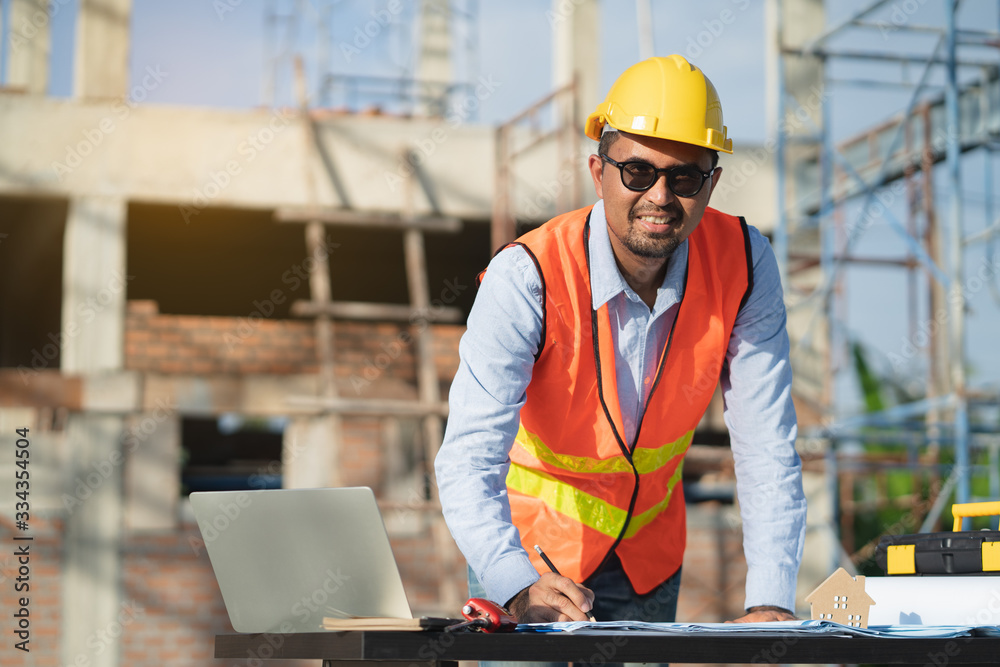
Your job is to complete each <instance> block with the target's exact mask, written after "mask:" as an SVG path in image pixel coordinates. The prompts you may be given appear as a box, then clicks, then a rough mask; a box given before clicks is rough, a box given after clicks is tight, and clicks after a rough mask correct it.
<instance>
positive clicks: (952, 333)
mask: <svg viewBox="0 0 1000 667" xmlns="http://www.w3.org/2000/svg"><path fill="white" fill-rule="evenodd" d="M948 4H949V5H950V6H949V7H948V8H947V9H948V11H947V30H948V32H947V37H946V38H947V50H948V64H947V67H946V69H947V81H948V83H947V87H946V88H945V111H946V119H947V136H948V146H947V166H948V188H949V191H950V192H951V215H950V220H949V223H950V224H949V244H950V246H951V247H950V248H949V255H950V261H949V264H950V266H949V268H950V270H951V291H950V292H951V293H950V295H949V298H948V303H949V307H950V313H949V324H950V327H949V337H948V343H949V345H948V347H949V350H948V353H949V364H950V367H951V368H950V373H951V381H952V386H953V388H954V392H955V468H956V470H957V475H956V476H957V478H958V484H957V486H956V489H955V500H956V501H957V502H960V503H967V502H969V498H970V495H971V494H970V490H971V485H970V482H969V413H968V403H967V397H966V386H965V294H964V293H963V287H962V286H963V283H964V279H963V254H964V248H963V247H962V236H963V233H962V164H961V159H962V156H961V146H960V144H959V141H960V136H961V128H960V126H959V122H960V119H959V109H958V93H959V90H958V58H957V50H956V49H957V41H956V34H955V33H956V27H955V20H956V15H957V13H958V0H949V2H948Z"/></svg>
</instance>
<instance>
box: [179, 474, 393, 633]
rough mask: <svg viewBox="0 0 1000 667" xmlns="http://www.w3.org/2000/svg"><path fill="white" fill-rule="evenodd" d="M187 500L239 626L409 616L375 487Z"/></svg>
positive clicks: (295, 628)
mask: <svg viewBox="0 0 1000 667" xmlns="http://www.w3.org/2000/svg"><path fill="white" fill-rule="evenodd" d="M190 498H191V507H192V508H193V509H194V514H195V517H196V518H197V520H198V528H199V529H200V530H201V535H202V538H203V539H204V540H205V547H206V548H207V550H208V557H209V560H210V561H211V562H212V569H213V570H215V577H216V579H218V581H219V588H220V589H221V590H222V598H223V600H224V601H225V603H226V611H228V612H229V620H230V621H231V622H232V624H233V628H235V629H236V631H237V632H318V631H320V630H321V626H322V623H323V618H324V617H333V618H350V617H358V616H385V617H390V618H412V614H411V613H410V607H409V604H408V603H407V601H406V594H405V593H404V592H403V582H402V580H401V579H400V577H399V570H398V569H397V567H396V561H395V560H394V559H393V556H392V549H391V548H390V546H389V538H388V536H387V535H386V532H385V526H384V525H383V523H382V517H381V515H380V514H379V511H378V506H377V505H376V504H375V494H374V493H372V490H371V489H369V488H367V487H360V488H344V489H280V490H270V491H219V492H203V493H192V494H191V496H190Z"/></svg>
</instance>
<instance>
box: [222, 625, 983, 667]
mask: <svg viewBox="0 0 1000 667" xmlns="http://www.w3.org/2000/svg"><path fill="white" fill-rule="evenodd" d="M215 657H216V658H240V659H245V660H253V659H256V660H267V659H278V658H300V659H310V660H323V664H324V667H349V665H350V664H351V663H357V665H361V664H362V663H369V662H370V661H379V662H378V664H376V665H374V666H372V665H370V664H369V665H367V667H416V666H417V665H425V666H430V665H449V664H450V665H451V667H454V663H455V662H456V661H458V660H516V661H531V660H536V661H538V660H540V661H551V662H592V663H598V664H603V663H606V662H671V663H686V662H729V663H758V664H769V663H770V664H774V663H814V664H830V663H845V664H847V663H891V664H911V665H931V666H935V667H944V665H975V664H980V665H997V664H1000V638H998V637H959V638H955V639H921V638H907V639H897V638H869V637H823V636H802V635H781V634H767V635H755V636H747V635H746V634H739V635H737V634H733V635H719V634H691V635H684V636H676V635H674V636H667V635H636V634H614V633H608V634H607V635H601V636H595V635H576V634H566V633H544V634H543V633H513V634H492V635H488V634H481V633H472V632H457V633H442V632H387V631H378V632H376V631H358V632H317V633H301V634H242V635H217V636H216V638H215ZM251 664H257V663H251Z"/></svg>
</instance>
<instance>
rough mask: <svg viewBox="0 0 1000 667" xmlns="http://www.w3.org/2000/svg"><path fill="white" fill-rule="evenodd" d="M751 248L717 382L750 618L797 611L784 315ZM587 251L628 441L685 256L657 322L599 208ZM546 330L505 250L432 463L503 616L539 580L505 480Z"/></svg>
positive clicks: (476, 315)
mask: <svg viewBox="0 0 1000 667" xmlns="http://www.w3.org/2000/svg"><path fill="white" fill-rule="evenodd" d="M750 241H751V250H752V255H753V265H754V269H753V275H754V286H753V291H752V293H751V295H750V298H749V299H748V301H747V303H746V305H745V306H744V307H743V310H741V311H740V313H739V315H738V316H737V318H736V322H735V324H734V326H733V332H732V336H731V338H730V340H729V349H728V351H727V354H726V359H727V361H728V364H727V368H723V372H722V378H721V383H722V395H723V399H724V402H725V421H726V425H727V426H728V427H729V435H730V440H731V442H732V450H733V457H734V459H735V464H736V486H737V494H738V497H739V502H740V513H741V516H742V519H743V548H744V552H745V554H746V560H747V565H748V574H747V584H746V607H747V608H749V607H753V606H757V605H776V606H779V607H784V608H785V609H791V610H794V608H795V582H796V577H797V575H798V569H799V563H800V561H801V559H802V546H803V542H804V539H805V523H806V502H805V497H804V496H803V493H802V479H801V462H800V461H799V457H798V455H797V454H796V452H795V447H794V444H795V438H796V434H797V426H796V421H795V409H794V407H793V405H792V397H791V382H792V372H791V367H790V365H789V361H788V334H787V332H786V331H785V306H784V302H783V300H782V291H781V283H780V279H779V275H778V265H777V262H776V261H775V258H774V253H773V252H772V251H771V247H770V245H769V244H768V242H767V239H765V238H764V237H763V236H762V235H761V234H760V232H758V231H757V230H756V229H755V228H754V227H750ZM589 245H590V256H591V283H592V284H591V292H592V295H593V307H594V308H595V309H597V308H599V307H601V306H602V305H603V304H604V303H607V304H608V311H609V313H610V316H611V330H612V334H613V336H614V339H615V341H614V342H615V363H616V370H617V378H618V398H619V403H620V404H621V409H622V418H623V421H624V427H625V431H626V436H627V439H628V441H631V440H632V439H633V437H634V436H635V428H636V424H637V423H638V422H639V418H640V416H641V414H642V410H643V406H644V405H645V402H646V398H647V396H648V392H649V389H650V388H651V386H652V378H653V377H654V375H655V373H656V365H657V363H658V361H659V355H660V351H661V350H662V349H663V345H664V344H665V342H666V339H667V336H668V334H669V333H670V328H671V327H672V326H673V323H674V318H675V317H676V315H677V310H678V308H679V306H680V300H681V297H682V296H683V293H684V274H685V271H686V269H687V257H688V242H687V241H684V242H683V243H682V244H681V245H680V246H679V247H678V248H677V250H676V251H675V252H674V254H673V256H672V257H671V258H670V260H669V262H668V265H667V274H666V276H665V277H664V280H663V284H662V286H661V287H660V288H659V289H658V291H657V295H656V302H655V304H654V305H653V308H652V310H650V309H649V307H648V306H646V304H645V303H644V302H643V301H642V299H640V298H639V296H638V295H637V294H636V293H635V291H633V290H632V288H630V287H629V286H628V283H626V282H625V279H624V278H623V277H622V275H621V273H620V272H619V270H618V266H617V264H616V262H615V258H614V253H613V251H612V249H611V241H610V239H609V237H608V229H607V222H606V219H605V217H604V205H603V201H598V202H597V204H596V205H595V206H594V209H593V211H592V213H591V218H590V241H589ZM541 326H542V285H541V280H540V278H539V276H538V270H537V269H536V267H535V264H534V262H533V261H532V260H531V258H530V257H529V256H528V254H527V253H526V252H525V251H524V249H523V248H521V247H518V246H515V247H512V248H508V249H507V250H504V251H503V252H501V253H499V254H498V255H497V256H496V257H494V258H493V260H492V261H491V262H490V264H489V268H488V270H487V272H486V277H485V279H484V280H483V283H482V285H481V286H480V287H479V293H478V294H477V296H476V302H475V305H474V306H473V308H472V311H471V313H470V314H469V320H468V330H467V331H466V332H465V334H464V335H463V336H462V340H461V342H460V344H459V355H460V359H461V361H460V365H459V369H458V372H457V373H456V374H455V379H454V381H453V382H452V385H451V392H450V395H449V403H450V416H449V418H448V427H447V430H446V432H445V437H444V442H443V443H442V445H441V450H440V451H439V453H438V456H437V459H436V461H435V470H436V474H437V481H438V488H439V490H440V497H441V505H442V508H443V511H444V516H445V519H446V521H447V523H448V527H449V528H450V530H451V533H452V535H453V536H454V538H455V541H456V542H457V543H458V546H459V548H460V549H461V550H462V553H463V554H464V555H465V557H466V560H467V561H468V562H469V565H470V566H471V567H472V569H473V571H474V572H475V573H476V575H477V577H478V578H479V580H480V581H481V582H482V584H483V586H484V587H485V588H486V591H487V592H488V594H489V596H490V598H491V599H493V600H497V601H499V602H500V603H505V602H507V601H508V600H510V598H512V597H513V596H514V595H516V594H517V593H518V592H519V591H520V590H522V589H523V588H525V587H527V586H530V585H531V584H533V583H534V582H535V581H536V580H537V579H538V578H539V574H538V572H537V571H536V570H535V568H534V566H532V564H531V562H530V560H529V559H528V555H527V553H525V551H524V550H523V548H522V547H521V544H520V540H519V536H518V532H517V529H516V528H515V527H514V525H513V524H512V523H511V517H510V505H509V504H508V502H507V489H506V483H505V480H506V477H507V470H508V468H509V466H510V459H509V458H508V453H509V451H510V448H511V446H512V444H513V442H514V436H515V435H516V434H517V429H518V424H519V422H520V420H519V414H520V410H521V406H523V405H524V402H525V390H526V388H527V386H528V383H529V382H530V380H531V372H532V367H533V365H534V354H535V352H536V351H537V349H538V344H539V337H540V332H541ZM542 546H543V547H544V545H542Z"/></svg>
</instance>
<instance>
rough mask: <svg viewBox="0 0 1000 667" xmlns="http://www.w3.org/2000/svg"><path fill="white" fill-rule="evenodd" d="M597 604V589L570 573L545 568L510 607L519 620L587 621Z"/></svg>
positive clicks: (513, 599)
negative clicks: (589, 613)
mask: <svg viewBox="0 0 1000 667" xmlns="http://www.w3.org/2000/svg"><path fill="white" fill-rule="evenodd" d="M593 606H594V592H593V591H592V590H590V589H589V588H586V587H584V586H581V585H579V584H578V583H576V582H575V581H573V580H572V579H570V578H568V577H563V576H560V575H558V574H555V573H554V572H546V573H545V574H543V575H542V578H541V579H539V580H538V581H536V582H535V583H533V584H532V585H531V586H528V587H527V588H525V589H524V590H523V591H521V592H520V593H518V594H517V595H515V596H514V597H513V598H511V600H510V602H509V603H508V604H507V609H508V610H509V611H510V613H511V615H512V616H513V617H514V618H516V619H517V622H518V623H551V622H554V621H586V620H589V619H588V618H587V612H588V611H590V610H591V609H592V608H593Z"/></svg>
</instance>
